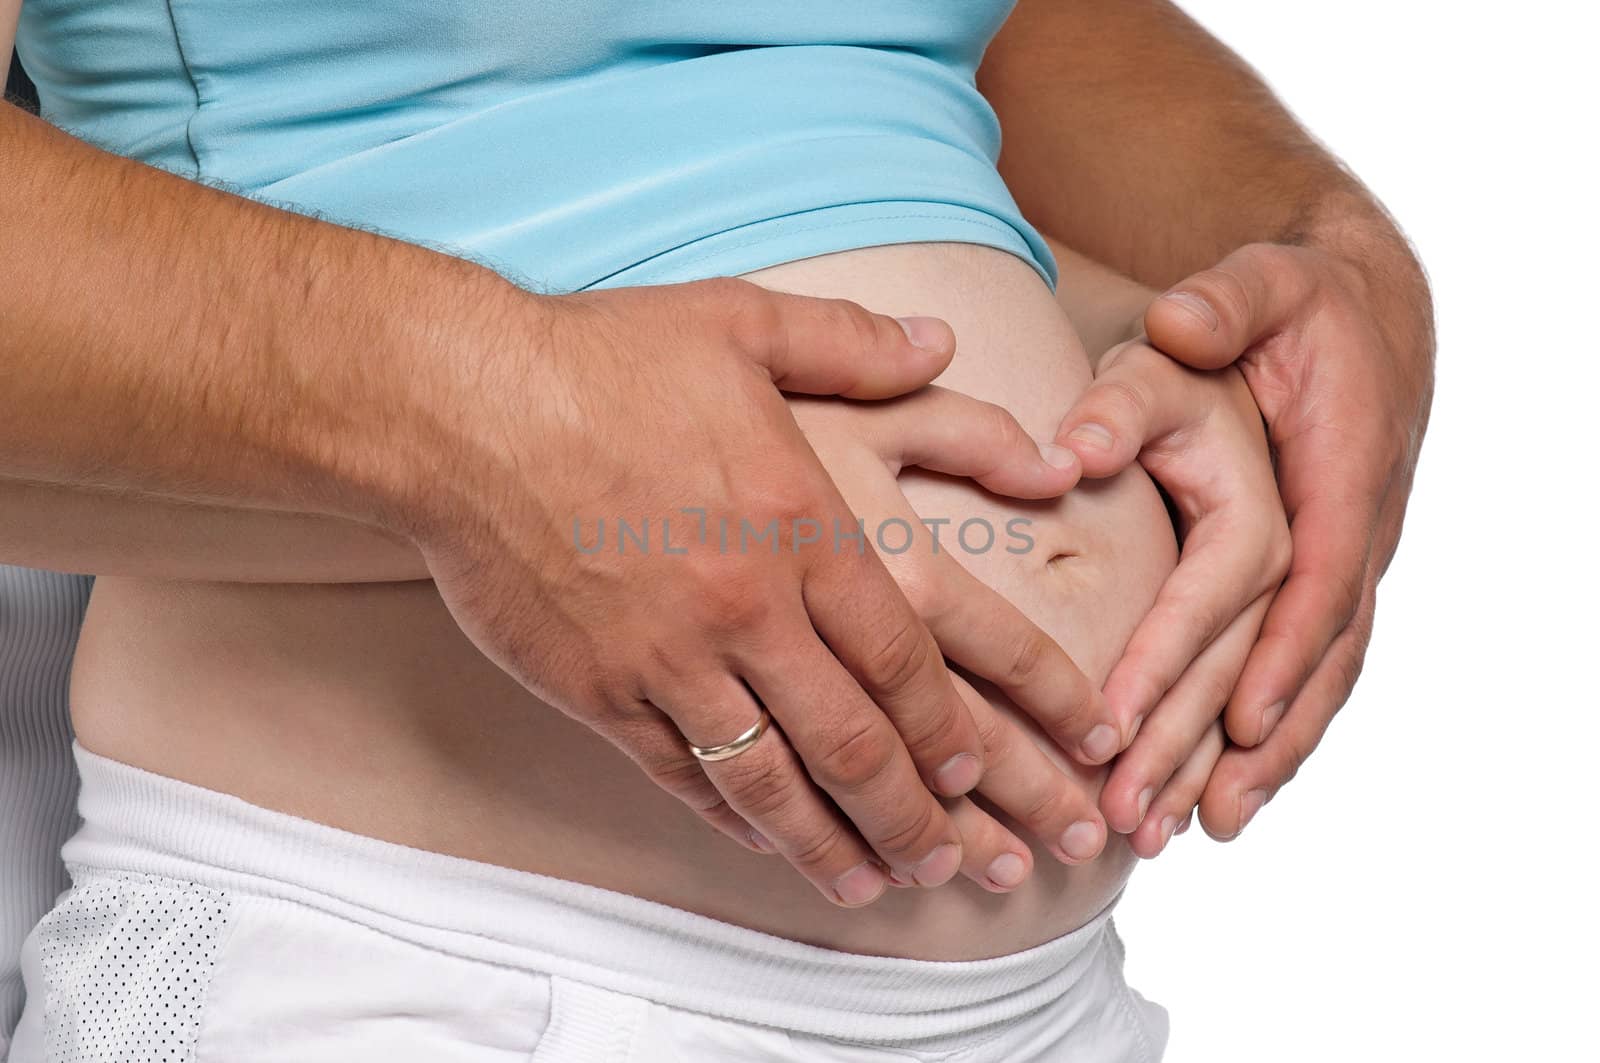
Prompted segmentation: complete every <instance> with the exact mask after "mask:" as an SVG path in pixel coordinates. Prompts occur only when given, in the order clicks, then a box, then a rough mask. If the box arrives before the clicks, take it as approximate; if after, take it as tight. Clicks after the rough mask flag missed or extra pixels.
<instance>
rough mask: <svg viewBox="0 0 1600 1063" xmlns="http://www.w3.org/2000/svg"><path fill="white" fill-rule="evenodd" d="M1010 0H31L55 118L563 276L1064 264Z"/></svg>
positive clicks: (422, 237) (532, 272)
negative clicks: (1040, 210) (1011, 121)
mask: <svg viewBox="0 0 1600 1063" xmlns="http://www.w3.org/2000/svg"><path fill="white" fill-rule="evenodd" d="M1013 3H1014V0H467V2H460V3H453V2H441V0H376V2H371V3H367V2H359V3H357V2H343V0H25V2H24V4H23V12H22V21H21V24H20V26H19V30H18V41H17V51H18V54H19V55H20V56H21V59H22V62H23V66H24V67H25V68H26V70H27V72H28V74H29V76H30V77H32V79H33V80H34V82H35V83H36V84H37V86H38V89H39V98H40V101H41V105H42V111H43V114H44V116H45V117H46V118H48V119H49V120H51V121H52V122H54V123H56V124H57V125H59V126H61V127H63V128H65V129H67V130H68V131H70V132H72V133H74V134H76V135H78V136H80V137H82V138H84V139H85V140H88V141H90V142H91V143H94V144H98V145H100V146H101V147H104V148H107V149H109V150H111V151H115V152H118V153H119V154H123V155H128V156H131V157H134V158H137V159H142V160H144V161H145V162H149V163H152V164H154V165H157V166H161V167H164V168H166V169H168V170H172V171H174V172H177V173H182V174H186V175H189V176H191V177H198V178H199V179H202V180H205V181H210V182H218V183H222V184H225V185H227V186H230V187H232V188H234V189H235V190H237V191H240V192H242V193H244V194H247V195H250V196H253V197H256V198H258V199H262V200H266V201H269V202H273V203H277V204H279V205H282V206H286V207H289V208H291V209H294V210H298V211H302V212H308V213H316V214H320V215H322V216H325V217H327V218H329V219H331V220H335V221H339V222H343V223H345V224H350V225H359V226H362V227H366V228H372V229H377V230H380V231H382V232H386V233H388V234H390V235H393V236H398V237H401V238H403V239H407V240H412V241H414V242H417V243H423V244H428V245H431V246H434V247H438V248H440V249H441V250H447V251H450V252H452V253H455V254H460V255H463V256H464V257H470V258H473V259H476V260H478V261H481V262H484V263H486V264H488V265H490V266H492V267H494V268H496V269H498V270H500V271H501V272H502V273H505V274H507V275H508V276H510V277H512V278H513V279H514V280H517V281H518V282H519V283H522V284H524V285H526V286H528V287H530V288H534V289H535V290H539V291H546V292H565V291H574V290H578V289H583V288H596V287H616V286H620V285H628V284H654V283H667V282H671V281H679V280H688V279H694V278H698V277H707V276H716V275H724V274H738V273H742V272H745V271H748V270H753V269H759V268H761V267H763V266H769V265H773V264H775V263H778V262H785V261H790V260H793V259H798V258H805V257H808V256H810V255H818V254H824V253H827V252H830V251H840V250H844V249H847V248H853V247H864V246H869V245H875V244H886V243H902V242H914V241H928V240H954V241H963V242H968V243H978V244H987V245H990V246H993V247H998V248H1001V249H1003V250H1006V251H1010V252H1012V253H1014V254H1016V255H1019V256H1021V257H1022V258H1023V259H1025V260H1026V261H1028V262H1029V263H1030V264H1032V265H1033V266H1034V268H1035V269H1037V270H1038V271H1039V274H1040V275H1041V276H1042V277H1043V278H1044V280H1045V281H1046V283H1048V284H1049V285H1050V286H1051V287H1052V288H1054V286H1055V280H1056V264H1055V260H1054V259H1053V258H1052V257H1051V254H1050V251H1049V248H1048V247H1047V246H1046V245H1045V244H1044V242H1043V241H1042V240H1041V239H1040V237H1039V234H1038V233H1037V232H1036V231H1035V230H1034V229H1033V227H1032V226H1030V225H1029V224H1028V223H1027V222H1026V221H1025V220H1024V219H1023V218H1022V215H1021V214H1020V212H1019V211H1018V210H1017V206H1016V204H1015V202H1014V201H1013V200H1012V198H1011V195H1010V193H1009V192H1008V191H1007V189H1006V187H1005V184H1004V183H1003V182H1002V181H1001V179H1000V177H999V175H998V174H997V172H996V171H995V161H996V159H997V158H998V157H999V150H1000V129H999V124H998V122H997V121H996V119H995V116H994V113H993V111H992V110H991V109H990V108H989V106H988V104H987V103H986V102H985V100H984V99H983V97H982V96H981V95H980V94H979V93H978V91H977V89H976V88H975V87H974V84H973V73H974V71H975V70H976V68H977V65H978V60H979V59H980V58H981V56H982V54H983V50H984V48H985V47H986V46H987V45H988V43H989V41H990V39H991V38H992V37H993V36H994V34H995V32H996V31H997V30H998V29H999V27H1000V24H1001V23H1002V22H1003V21H1004V20H1005V17H1006V15H1007V14H1008V13H1009V12H1010V9H1011V7H1012V5H1013Z"/></svg>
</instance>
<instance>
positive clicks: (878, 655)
mask: <svg viewBox="0 0 1600 1063" xmlns="http://www.w3.org/2000/svg"><path fill="white" fill-rule="evenodd" d="M930 654H931V648H930V646H929V639H928V638H927V636H926V633H925V631H924V629H923V627H922V625H921V623H920V622H918V621H916V620H915V619H907V620H905V621H903V622H902V623H901V624H900V625H899V626H897V627H895V628H894V629H892V630H891V631H890V632H889V635H888V637H887V638H886V639H885V640H884V641H883V642H881V643H880V644H879V645H878V648H877V649H876V650H875V651H873V652H872V653H870V654H868V655H867V656H866V657H865V658H864V659H863V660H862V662H861V671H862V680H863V681H864V682H865V683H866V685H867V689H868V692H869V693H875V694H881V695H883V696H885V697H889V698H899V697H901V696H903V695H904V694H905V693H906V692H907V691H909V690H910V689H911V688H912V687H913V686H914V685H915V683H916V682H917V678H918V676H919V675H921V674H922V672H923V670H924V669H925V668H926V667H927V666H928V664H929V663H930V660H931V657H930Z"/></svg>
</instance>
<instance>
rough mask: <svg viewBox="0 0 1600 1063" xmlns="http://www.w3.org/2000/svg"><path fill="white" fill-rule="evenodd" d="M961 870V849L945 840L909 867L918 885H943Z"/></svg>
mask: <svg viewBox="0 0 1600 1063" xmlns="http://www.w3.org/2000/svg"><path fill="white" fill-rule="evenodd" d="M960 870H961V850H960V849H958V848H957V847H956V846H955V845H953V844H952V843H950V842H945V843H944V844H943V845H941V846H939V848H937V849H935V850H934V851H933V852H931V853H929V854H928V855H927V856H924V857H923V858H922V861H921V863H919V864H917V866H916V867H914V868H912V869H911V877H912V878H914V879H916V880H917V885H919V886H943V885H944V884H945V883H946V882H949V881H950V880H951V879H952V878H955V875H956V872H957V871H960Z"/></svg>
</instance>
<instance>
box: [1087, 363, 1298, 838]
mask: <svg viewBox="0 0 1600 1063" xmlns="http://www.w3.org/2000/svg"><path fill="white" fill-rule="evenodd" d="M1060 439H1061V441H1062V442H1063V443H1065V444H1066V445H1068V446H1070V447H1072V448H1073V449H1074V450H1076V451H1077V453H1078V455H1079V457H1080V458H1081V459H1082V461H1083V465H1084V475H1086V476H1091V477H1100V476H1110V475H1113V474H1115V473H1117V472H1120V471H1121V470H1122V469H1124V468H1126V467H1127V466H1128V465H1130V464H1132V463H1133V461H1134V460H1135V459H1136V458H1137V459H1138V461H1139V462H1140V464H1142V465H1143V466H1144V468H1145V470H1146V471H1147V472H1148V473H1149V474H1150V476H1151V477H1152V478H1153V479H1154V480H1155V481H1156V482H1157V483H1159V484H1160V485H1161V486H1162V487H1163V488H1164V489H1165V490H1166V492H1167V495H1168V497H1169V498H1170V499H1171V500H1172V504H1173V506H1174V507H1175V508H1176V510H1177V517H1178V532H1179V539H1180V541H1181V543H1182V547H1183V550H1182V556H1181V558H1180V560H1179V562H1178V567H1177V569H1175V570H1174V571H1173V573H1172V575H1171V576H1170V577H1168V579H1167V582H1166V584H1165V585H1164V586H1163V587H1162V589H1161V593H1160V594H1159V596H1158V597H1157V599H1156V602H1155V605H1154V606H1153V607H1152V608H1151V610H1150V612H1149V614H1148V615H1147V616H1146V617H1145V618H1144V620H1143V621H1141V622H1140V624H1139V626H1138V628H1137V629H1136V630H1135V631H1134V633H1133V635H1132V637H1131V638H1130V639H1129V640H1128V645H1127V647H1126V648H1125V649H1124V651H1123V654H1122V656H1121V658H1120V659H1119V660H1118V661H1117V664H1116V666H1115V667H1113V668H1112V670H1111V674H1110V675H1109V676H1108V677H1107V678H1106V683H1105V688H1104V689H1105V694H1106V700H1107V702H1108V703H1109V708H1110V711H1111V714H1112V718H1113V720H1114V723H1113V727H1114V728H1115V733H1114V734H1109V735H1107V736H1105V738H1106V741H1105V743H1104V746H1103V747H1101V748H1099V749H1097V750H1095V751H1094V753H1095V757H1096V759H1097V760H1100V761H1103V760H1108V759H1110V757H1111V755H1112V754H1113V753H1115V752H1116V751H1117V750H1119V749H1122V748H1123V746H1124V745H1127V746H1128V748H1127V749H1126V751H1125V752H1123V753H1122V754H1121V756H1119V757H1117V760H1116V764H1115V766H1114V767H1113V769H1112V772H1111V776H1110V778H1109V779H1108V780H1107V782H1106V785H1105V789H1104V790H1103V791H1102V792H1101V796H1100V806H1101V808H1102V809H1104V811H1105V814H1106V820H1107V822H1108V823H1110V825H1111V827H1112V828H1113V829H1115V830H1117V831H1119V832H1121V833H1123V834H1128V835H1131V837H1130V839H1129V841H1130V844H1131V845H1132V846H1133V849H1134V851H1135V852H1136V853H1138V854H1139V855H1140V856H1144V857H1151V856H1154V855H1156V853H1158V852H1160V850H1161V848H1162V847H1163V846H1165V845H1166V843H1167V842H1168V841H1169V840H1170V839H1171V837H1172V834H1173V831H1174V830H1175V829H1176V827H1177V824H1178V823H1179V822H1180V821H1182V820H1183V819H1184V818H1185V817H1187V816H1188V815H1189V813H1190V812H1192V811H1193V810H1194V807H1195V805H1196V804H1197V803H1198V802H1199V800H1200V796H1201V791H1202V790H1203V788H1204V787H1205V784H1206V780H1207V778H1208V777H1209V776H1210V775H1211V772H1212V769H1213V767H1214V766H1215V765H1216V762H1217V757H1218V755H1219V754H1220V753H1221V752H1222V743H1221V741H1220V731H1219V730H1217V729H1216V726H1215V725H1216V724H1217V721H1218V718H1219V717H1220V716H1221V715H1222V712H1223V709H1224V708H1225V707H1226V705H1227V704H1228V696H1229V692H1230V691H1232V690H1233V688H1234V684H1235V682H1236V681H1237V680H1238V678H1239V674H1240V671H1241V669H1243V667H1244V664H1245V659H1246V656H1247V655H1248V654H1249V652H1250V647H1251V646H1252V645H1253V644H1254V643H1255V639H1256V634H1257V632H1258V631H1259V630H1260V627H1261V620H1262V617H1263V616H1264V615H1265V613H1266V611H1267V606H1268V603H1269V602H1270V601H1271V600H1272V596H1273V595H1274V593H1276V591H1277V589H1278V586H1279V584H1280V583H1281V582H1282V580H1283V576H1284V573H1285V572H1286V571H1287V570H1288V567H1289V553H1290V546H1289V528H1288V525H1287V523H1286V522H1285V519H1284V512H1283V503H1282V501H1281V500H1280V498H1279V497H1278V487H1277V484H1276V483H1274V481H1273V475H1272V463H1271V459H1270V456H1269V454H1268V451H1267V439H1266V433H1265V432H1264V430H1263V428H1262V424H1261V415H1260V412H1259V411H1258V410H1257V409H1256V403H1255V400H1254V398H1252V397H1251V393H1250V389H1249V387H1248V386H1247V385H1246V384H1245V381H1244V378H1243V377H1242V376H1241V375H1240V373H1239V371H1238V370H1237V369H1234V368H1233V367H1231V366H1228V367H1224V368H1222V369H1219V370H1210V371H1200V370H1195V369H1191V368H1189V367H1187V366H1184V365H1181V364H1180V363H1178V362H1176V361H1174V360H1173V359H1171V358H1169V357H1168V356H1166V355H1165V354H1162V353H1161V352H1160V351H1157V350H1155V349H1154V348H1152V347H1150V346H1149V345H1148V344H1147V343H1145V342H1143V340H1142V339H1141V340H1134V341H1130V342H1127V343H1123V344H1120V345H1119V346H1117V347H1114V348H1112V349H1111V350H1110V351H1108V352H1107V353H1106V354H1105V355H1104V356H1103V357H1102V358H1101V359H1100V362H1099V365H1098V368H1097V370H1096V375H1095V380H1094V383H1093V384H1091V385H1090V386H1089V388H1088V390H1086V391H1085V392H1084V393H1083V394H1082V395H1080V396H1079V397H1078V401H1077V402H1076V403H1075V404H1074V405H1073V407H1072V409H1071V410H1070V411H1068V413H1067V416H1066V418H1065V419H1064V420H1063V421H1062V423H1061V428H1060ZM1129 742H1131V743H1132V744H1131V745H1128V743H1129Z"/></svg>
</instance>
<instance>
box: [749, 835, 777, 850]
mask: <svg viewBox="0 0 1600 1063" xmlns="http://www.w3.org/2000/svg"><path fill="white" fill-rule="evenodd" d="M750 844H751V845H753V846H755V847H756V848H757V849H759V850H761V851H762V852H764V853H775V852H777V851H778V847H777V846H776V845H773V844H772V839H770V838H768V837H767V836H766V835H765V834H762V833H761V832H760V831H758V830H753V831H751V832H750Z"/></svg>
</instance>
